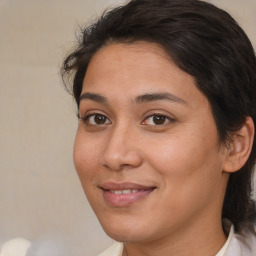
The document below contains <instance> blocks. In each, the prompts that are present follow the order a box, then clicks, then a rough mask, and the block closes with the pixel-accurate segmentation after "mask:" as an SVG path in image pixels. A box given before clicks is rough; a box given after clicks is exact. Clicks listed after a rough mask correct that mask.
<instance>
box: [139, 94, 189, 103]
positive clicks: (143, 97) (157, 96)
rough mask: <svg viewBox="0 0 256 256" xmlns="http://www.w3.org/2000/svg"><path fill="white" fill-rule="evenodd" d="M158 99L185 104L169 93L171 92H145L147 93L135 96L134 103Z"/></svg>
mask: <svg viewBox="0 0 256 256" xmlns="http://www.w3.org/2000/svg"><path fill="white" fill-rule="evenodd" d="M158 100H169V101H172V102H175V103H181V104H186V102H185V101H184V100H183V99H181V98H179V97H177V96H175V95H173V94H171V93H166V92H163V93H147V94H143V95H140V96H137V97H136V99H135V103H137V104H141V103H147V102H152V101H158Z"/></svg>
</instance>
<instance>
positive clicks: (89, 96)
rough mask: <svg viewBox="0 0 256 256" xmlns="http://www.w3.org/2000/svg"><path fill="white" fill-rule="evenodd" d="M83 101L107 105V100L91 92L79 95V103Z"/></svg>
mask: <svg viewBox="0 0 256 256" xmlns="http://www.w3.org/2000/svg"><path fill="white" fill-rule="evenodd" d="M84 99H89V100H92V101H96V102H99V103H108V100H107V98H106V97H104V96H102V95H100V94H98V93H91V92H86V93H83V94H81V95H80V97H79V101H81V100H84Z"/></svg>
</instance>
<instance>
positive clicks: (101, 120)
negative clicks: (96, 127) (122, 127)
mask: <svg viewBox="0 0 256 256" xmlns="http://www.w3.org/2000/svg"><path fill="white" fill-rule="evenodd" d="M106 120H107V118H106V117H105V116H101V115H95V116H94V122H95V124H105V122H106Z"/></svg>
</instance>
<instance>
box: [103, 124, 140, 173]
mask: <svg viewBox="0 0 256 256" xmlns="http://www.w3.org/2000/svg"><path fill="white" fill-rule="evenodd" d="M108 136H109V137H108V140H107V143H106V147H105V150H104V152H103V155H102V164H103V165H104V166H105V167H107V168H108V169H111V170H114V171H120V170H122V169H132V168H136V167H139V166H140V165H141V164H142V162H143V157H142V152H141V151H140V150H139V149H138V148H139V147H138V146H139V144H138V140H137V139H136V134H135V132H133V131H132V130H131V129H127V128H125V127H116V128H115V129H113V130H112V131H111V132H110V134H109V135H108Z"/></svg>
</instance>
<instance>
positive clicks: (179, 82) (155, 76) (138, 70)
mask: <svg viewBox="0 0 256 256" xmlns="http://www.w3.org/2000/svg"><path fill="white" fill-rule="evenodd" d="M86 92H92V93H98V94H102V95H106V96H107V97H109V98H111V97H114V96H115V95H116V94H118V97H119V98H120V99H121V98H123V99H127V98H128V97H129V98H130V99H133V98H136V97H137V96H138V95H141V94H146V93H159V92H161V93H162V92H167V93H171V94H172V95H175V96H177V97H178V98H181V99H183V100H184V101H185V102H187V100H188V99H189V100H190V101H191V100H192V101H194V103H197V104H200V103H201V101H202V100H203V101H205V100H206V98H205V97H204V95H203V94H202V93H201V92H200V91H199V90H198V88H197V86H196V84H195V80H194V78H193V77H192V76H191V75H189V74H188V73H186V72H184V71H183V70H181V69H180V68H179V67H177V65H176V64H175V63H174V62H173V61H172V59H171V58H170V57H169V56H168V55H167V53H166V52H165V51H164V50H163V48H162V47H160V46H159V45H156V44H153V43H149V42H135V43H130V44H121V43H115V44H110V45H107V46H105V47H102V48H101V49H100V50H98V52H96V54H95V55H94V56H93V57H92V59H91V61H90V63H89V65H88V69H87V72H86V75H85V78H84V81H83V89H82V94H83V93H86ZM206 101H207V100H206ZM204 104H205V102H204Z"/></svg>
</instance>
